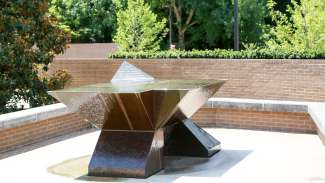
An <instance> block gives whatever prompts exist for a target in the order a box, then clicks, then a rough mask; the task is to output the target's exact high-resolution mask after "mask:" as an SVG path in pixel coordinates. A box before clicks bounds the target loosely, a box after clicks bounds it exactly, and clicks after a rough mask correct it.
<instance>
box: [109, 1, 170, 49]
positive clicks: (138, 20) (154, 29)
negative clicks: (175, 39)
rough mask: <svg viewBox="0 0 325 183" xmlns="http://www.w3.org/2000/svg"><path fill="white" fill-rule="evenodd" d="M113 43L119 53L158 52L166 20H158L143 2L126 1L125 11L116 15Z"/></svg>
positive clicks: (164, 33)
mask: <svg viewBox="0 0 325 183" xmlns="http://www.w3.org/2000/svg"><path fill="white" fill-rule="evenodd" d="M117 25H118V28H117V33H116V35H115V37H114V42H116V43H117V44H118V45H119V48H120V50H121V51H143V50H159V49H160V42H161V41H162V39H163V37H164V36H165V35H166V33H167V31H168V29H167V28H166V19H162V20H161V21H159V20H158V18H157V15H156V14H154V13H153V12H152V11H151V10H150V7H149V5H148V4H145V3H144V0H128V7H127V9H126V10H121V11H119V12H118V13H117Z"/></svg>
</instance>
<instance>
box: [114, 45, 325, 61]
mask: <svg viewBox="0 0 325 183" xmlns="http://www.w3.org/2000/svg"><path fill="white" fill-rule="evenodd" d="M109 58H130V59H136V58H143V59H154V58H223V59H324V58H325V51H319V50H318V51H317V50H293V49H291V50H290V49H288V50H283V49H282V50H271V49H266V48H260V49H257V48H252V49H246V50H241V51H233V50H225V49H215V50H192V51H182V50H174V51H140V52H116V53H113V54H111V55H110V56H109Z"/></svg>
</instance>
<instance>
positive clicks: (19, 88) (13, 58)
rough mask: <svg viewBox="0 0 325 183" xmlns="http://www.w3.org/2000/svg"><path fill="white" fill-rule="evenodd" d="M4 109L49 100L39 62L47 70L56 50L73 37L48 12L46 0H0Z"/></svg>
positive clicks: (1, 107)
mask: <svg viewBox="0 0 325 183" xmlns="http://www.w3.org/2000/svg"><path fill="white" fill-rule="evenodd" d="M0 7H1V9H0V113H5V112H10V111H15V110H18V108H19V107H18V106H17V103H18V102H19V101H22V100H23V101H26V102H27V103H29V104H30V106H31V107H35V106H39V105H43V104H46V102H47V101H45V100H43V99H44V98H45V97H48V95H47V93H46V91H47V89H48V83H47V78H43V79H42V78H40V77H39V76H38V73H39V69H38V68H37V66H38V65H43V67H42V68H41V70H47V65H48V64H49V63H50V62H51V61H52V59H53V57H54V55H55V54H59V53H62V52H63V50H64V49H65V44H66V43H67V42H68V41H69V39H68V37H69V36H68V34H67V33H66V32H65V31H63V30H61V29H59V28H58V26H57V23H56V21H55V19H53V17H51V16H49V15H48V14H47V12H48V6H47V1H45V0H37V1H30V0H20V1H0Z"/></svg>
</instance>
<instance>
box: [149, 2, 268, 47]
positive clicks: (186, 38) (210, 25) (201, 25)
mask: <svg viewBox="0 0 325 183" xmlns="http://www.w3.org/2000/svg"><path fill="white" fill-rule="evenodd" d="M149 2H150V5H151V6H152V8H153V9H154V11H155V12H156V13H158V14H159V15H160V16H162V17H165V18H167V17H168V11H167V9H168V7H169V6H171V7H172V12H173V16H172V19H173V30H174V31H173V35H175V36H173V39H174V40H175V41H176V42H177V43H178V48H180V49H184V48H186V49H193V48H195V49H213V48H232V47H233V1H232V0H218V1H215V0H172V1H169V0H149ZM239 16H240V30H241V34H240V39H241V41H242V42H243V43H260V42H262V41H261V36H262V34H263V31H262V30H263V27H264V26H265V24H266V23H265V21H266V18H267V17H268V12H267V8H266V0H239Z"/></svg>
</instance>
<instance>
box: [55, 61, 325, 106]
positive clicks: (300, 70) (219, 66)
mask: <svg viewBox="0 0 325 183" xmlns="http://www.w3.org/2000/svg"><path fill="white" fill-rule="evenodd" d="M129 61H130V62H131V63H132V64H134V65H136V66H137V67H139V68H141V69H143V70H144V71H145V72H147V73H149V74H151V75H152V76H154V77H155V78H157V79H175V78H179V79H227V80H228V81H227V82H226V84H225V85H224V86H223V87H222V88H221V89H220V91H218V92H217V94H216V95H215V96H216V97H230V98H250V99H270V100H294V101H323V102H324V101H325V60H231V59H228V60H224V59H168V60H163V59H161V60H157V59H156V60H153V59H148V60H129ZM120 63H121V62H120V60H114V61H113V60H83V61H78V60H65V61H64V60H56V61H54V63H52V65H51V66H50V70H51V71H54V70H57V69H66V70H67V71H68V72H69V73H70V74H71V75H72V83H71V86H80V85H85V84H92V83H100V82H108V81H109V80H110V79H111V77H112V75H113V74H114V72H115V71H116V69H117V68H118V66H119V64H120Z"/></svg>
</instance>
